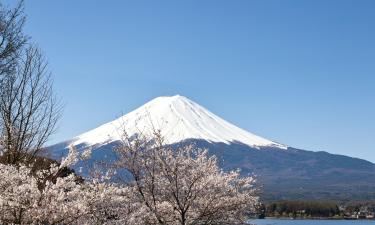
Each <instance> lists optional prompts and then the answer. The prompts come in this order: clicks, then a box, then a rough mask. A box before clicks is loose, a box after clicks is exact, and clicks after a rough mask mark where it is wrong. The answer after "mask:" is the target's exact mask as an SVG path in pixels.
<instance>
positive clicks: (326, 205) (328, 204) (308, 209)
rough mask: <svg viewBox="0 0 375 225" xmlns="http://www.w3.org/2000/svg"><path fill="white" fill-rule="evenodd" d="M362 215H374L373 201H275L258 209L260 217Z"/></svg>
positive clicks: (337, 216) (341, 216)
mask: <svg viewBox="0 0 375 225" xmlns="http://www.w3.org/2000/svg"><path fill="white" fill-rule="evenodd" d="M359 213H362V214H364V215H374V213H375V201H368V202H347V203H337V202H333V201H316V200H314V201H299V200H298V201H287V200H285V201H277V202H271V203H266V204H264V205H262V206H261V207H260V208H259V215H260V217H261V218H262V217H289V218H335V217H336V218H344V217H350V216H352V215H357V214H359Z"/></svg>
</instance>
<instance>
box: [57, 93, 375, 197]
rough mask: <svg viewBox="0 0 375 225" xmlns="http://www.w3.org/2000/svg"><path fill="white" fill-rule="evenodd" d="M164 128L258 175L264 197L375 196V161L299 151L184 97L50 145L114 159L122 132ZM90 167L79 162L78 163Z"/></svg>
mask: <svg viewBox="0 0 375 225" xmlns="http://www.w3.org/2000/svg"><path fill="white" fill-rule="evenodd" d="M124 129H125V130H126V131H127V133H128V135H129V136H132V135H134V134H138V133H143V134H146V135H147V134H148V133H149V132H151V130H152V129H160V130H161V132H162V134H163V136H164V137H165V139H166V141H167V143H168V144H171V145H172V146H179V145H181V144H188V143H191V142H194V143H195V144H196V145H197V146H199V147H203V148H207V149H209V152H210V154H214V155H216V156H217V157H218V160H219V164H220V166H221V167H222V168H223V169H225V170H232V169H237V168H240V169H241V172H242V174H244V175H246V174H249V173H250V174H253V173H254V174H256V175H257V177H258V180H259V184H260V185H262V186H263V190H264V194H263V198H264V199H265V200H276V199H333V200H353V199H375V193H374V191H373V190H375V178H374V176H373V175H374V174H375V165H374V164H373V163H371V162H368V161H365V160H361V159H356V158H352V157H347V156H342V155H334V154H329V153H327V152H312V151H305V150H299V149H295V148H291V147H288V146H286V145H282V144H279V143H277V142H274V141H270V140H267V139H265V138H262V137H259V136H257V135H255V134H252V133H250V132H247V131H245V130H243V129H241V128H238V127H236V126H234V125H232V124H230V123H229V122H227V121H225V120H223V119H221V118H220V117H218V116H216V115H214V114H213V113H211V112H209V111H208V110H207V109H205V108H204V107H202V106H200V105H198V104H197V103H195V102H193V101H191V100H189V99H187V98H185V97H183V96H179V95H177V96H172V97H159V98H156V99H154V100H152V101H150V102H148V103H146V104H145V105H143V106H141V107H139V108H138V109H136V110H134V111H132V112H130V113H128V114H127V115H125V116H122V117H120V118H119V119H117V120H114V121H112V122H110V123H107V124H104V125H102V126H99V127H98V128H96V129H93V130H91V131H88V132H86V133H84V134H82V135H79V136H77V137H75V138H73V139H72V140H68V141H65V142H62V143H59V144H56V145H54V146H51V147H50V149H51V150H52V153H53V157H54V158H57V159H58V158H60V157H61V156H63V155H65V154H66V153H67V148H68V146H69V145H75V146H76V147H77V148H78V149H84V148H87V147H91V148H93V160H112V159H113V157H114V153H113V151H112V149H113V147H114V146H116V145H117V144H119V141H120V140H121V135H122V133H123V131H124ZM80 166H85V165H83V164H82V165H78V166H77V167H80Z"/></svg>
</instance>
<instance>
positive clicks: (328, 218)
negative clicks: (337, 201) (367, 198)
mask: <svg viewBox="0 0 375 225" xmlns="http://www.w3.org/2000/svg"><path fill="white" fill-rule="evenodd" d="M256 219H259V220H263V219H270V220H375V218H351V217H309V218H306V217H295V218H293V217H264V218H256Z"/></svg>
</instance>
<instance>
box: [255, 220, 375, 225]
mask: <svg viewBox="0 0 375 225" xmlns="http://www.w3.org/2000/svg"><path fill="white" fill-rule="evenodd" d="M249 223H250V224H254V225H349V224H350V225H351V224H353V225H375V220H272V219H264V220H250V221H249Z"/></svg>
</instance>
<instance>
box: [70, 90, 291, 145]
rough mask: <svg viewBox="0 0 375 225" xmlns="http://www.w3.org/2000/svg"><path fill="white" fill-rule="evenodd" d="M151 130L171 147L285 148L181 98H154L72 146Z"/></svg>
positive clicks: (101, 141) (77, 140) (95, 142)
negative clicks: (197, 143)
mask: <svg viewBox="0 0 375 225" xmlns="http://www.w3.org/2000/svg"><path fill="white" fill-rule="evenodd" d="M153 129H155V130H161V133H162V135H163V136H164V138H165V141H166V142H167V143H170V144H172V143H178V142H180V141H183V140H186V139H203V140H206V141H208V142H223V143H226V144H229V143H232V142H240V143H243V144H245V145H248V146H251V147H261V146H268V147H276V148H282V149H286V148H287V146H285V145H282V144H279V143H276V142H273V141H270V140H267V139H265V138H262V137H259V136H257V135H254V134H252V133H250V132H247V131H245V130H243V129H241V128H238V127H236V126H235V125H233V124H231V123H229V122H227V121H225V120H223V119H221V118H220V117H218V116H216V115H215V114H213V113H211V112H210V111H208V110H207V109H205V108H204V107H202V106H200V105H199V104H197V103H195V102H193V101H192V100H190V99H188V98H186V97H184V96H180V95H175V96H168V97H158V98H155V99H153V100H151V101H149V102H147V103H146V104H144V105H143V106H141V107H139V108H137V109H136V110H134V111H132V112H130V113H128V114H126V115H124V116H122V117H120V118H118V119H116V120H114V121H112V122H109V123H106V124H104V125H102V126H99V127H98V128H96V129H93V130H91V131H88V132H86V133H84V134H82V135H79V136H77V137H76V138H74V139H73V140H74V141H73V143H72V144H73V145H78V144H85V145H89V146H90V145H96V144H106V143H109V142H112V141H116V140H120V139H121V136H122V134H123V131H124V130H126V132H127V133H128V135H130V136H131V135H133V134H136V133H143V134H146V135H147V133H150V132H151V131H152V130H153Z"/></svg>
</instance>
